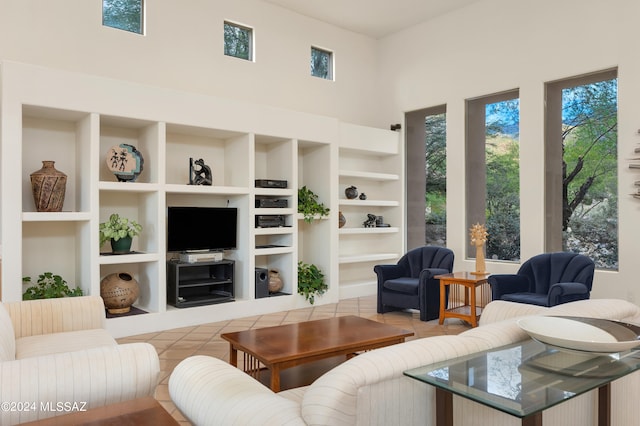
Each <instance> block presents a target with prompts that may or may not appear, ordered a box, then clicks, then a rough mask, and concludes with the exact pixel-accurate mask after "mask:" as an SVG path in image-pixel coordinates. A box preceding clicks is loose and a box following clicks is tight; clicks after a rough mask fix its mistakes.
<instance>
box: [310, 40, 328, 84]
mask: <svg viewBox="0 0 640 426" xmlns="http://www.w3.org/2000/svg"><path fill="white" fill-rule="evenodd" d="M311 75H312V76H314V77H320V78H324V79H327V80H333V54H332V53H331V52H329V51H328V50H323V49H319V48H317V47H312V48H311Z"/></svg>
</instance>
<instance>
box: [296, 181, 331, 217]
mask: <svg viewBox="0 0 640 426" xmlns="http://www.w3.org/2000/svg"><path fill="white" fill-rule="evenodd" d="M298 213H302V215H303V216H304V221H305V222H307V223H311V222H313V219H315V218H316V217H320V218H322V217H326V216H329V208H328V207H327V206H325V205H324V203H319V202H318V195H317V194H315V193H314V192H313V191H312V190H310V189H309V188H307V187H306V186H303V187H302V188H300V189H298Z"/></svg>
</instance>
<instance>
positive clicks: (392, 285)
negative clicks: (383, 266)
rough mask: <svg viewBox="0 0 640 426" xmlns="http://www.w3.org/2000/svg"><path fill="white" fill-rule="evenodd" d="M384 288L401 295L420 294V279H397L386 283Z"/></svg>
mask: <svg viewBox="0 0 640 426" xmlns="http://www.w3.org/2000/svg"><path fill="white" fill-rule="evenodd" d="M384 288H386V289H388V290H393V291H399V292H400V293H407V294H415V295H417V294H418V278H395V279H392V280H387V281H385V282H384Z"/></svg>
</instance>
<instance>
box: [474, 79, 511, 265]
mask: <svg viewBox="0 0 640 426" xmlns="http://www.w3.org/2000/svg"><path fill="white" fill-rule="evenodd" d="M518 96H519V95H518V91H510V92H506V93H501V94H497V95H491V96H486V97H482V98H478V99H472V100H468V101H467V141H466V143H467V145H466V147H467V157H466V172H467V176H466V179H467V180H466V182H467V194H466V197H467V207H468V208H467V227H468V228H471V226H472V225H473V224H475V223H480V224H485V225H486V227H487V231H488V233H489V237H488V239H487V244H486V257H487V259H494V260H507V261H519V260H520V144H519V133H520V100H519V98H518ZM469 248H470V249H469V250H467V252H468V256H469V257H474V256H475V247H471V246H469Z"/></svg>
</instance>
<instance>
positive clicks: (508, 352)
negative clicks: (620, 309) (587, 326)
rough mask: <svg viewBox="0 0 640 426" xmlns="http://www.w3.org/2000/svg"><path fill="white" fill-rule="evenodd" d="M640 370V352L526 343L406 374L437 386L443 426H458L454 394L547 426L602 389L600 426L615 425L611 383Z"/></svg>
mask: <svg viewBox="0 0 640 426" xmlns="http://www.w3.org/2000/svg"><path fill="white" fill-rule="evenodd" d="M638 369H640V351H638V350H632V351H626V352H620V353H614V354H595V353H587V352H578V351H569V350H561V349H559V348H555V347H553V346H548V345H545V344H543V343H540V342H537V341H535V340H531V339H530V340H525V341H522V342H518V343H515V344H512V345H508V346H502V347H498V348H494V349H490V350H487V351H483V352H477V353H474V354H470V355H467V356H463V357H459V358H454V359H450V360H447V361H443V362H439V363H435V364H431V365H427V366H423V367H419V368H415V369H412V370H408V371H405V372H404V374H405V375H406V376H409V377H411V378H414V379H416V380H419V381H421V382H424V383H428V384H430V385H433V386H435V387H436V419H437V424H438V425H452V424H453V416H452V407H453V404H452V395H453V394H455V395H459V396H462V397H464V398H467V399H470V400H473V401H476V402H478V403H480V404H484V405H486V406H489V407H492V408H494V409H496V410H500V411H502V412H505V413H507V414H511V415H513V416H516V417H519V418H521V419H522V424H523V425H541V424H542V411H543V410H545V409H547V408H550V407H553V406H554V405H557V404H560V403H562V402H564V401H567V400H569V399H571V398H573V397H575V396H578V395H581V394H583V393H585V392H588V391H591V390H593V389H599V391H598V392H599V394H598V397H599V403H598V421H599V423H598V424H599V425H608V424H609V417H610V416H609V414H610V413H609V410H610V406H609V401H610V398H611V393H610V392H611V390H610V386H609V385H610V383H611V382H612V381H614V380H616V379H618V378H620V377H623V376H626V375H627V374H630V373H632V372H634V371H636V370H638Z"/></svg>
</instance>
